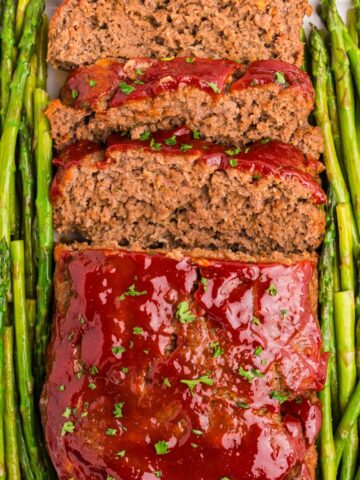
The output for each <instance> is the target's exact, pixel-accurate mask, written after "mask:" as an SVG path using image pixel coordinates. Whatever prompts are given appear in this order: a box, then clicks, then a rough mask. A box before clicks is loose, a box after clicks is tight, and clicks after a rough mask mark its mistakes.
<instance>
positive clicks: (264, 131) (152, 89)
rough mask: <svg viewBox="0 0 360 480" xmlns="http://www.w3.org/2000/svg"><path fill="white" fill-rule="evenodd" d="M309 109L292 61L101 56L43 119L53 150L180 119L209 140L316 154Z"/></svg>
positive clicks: (318, 140) (305, 81)
mask: <svg viewBox="0 0 360 480" xmlns="http://www.w3.org/2000/svg"><path fill="white" fill-rule="evenodd" d="M313 106H314V90H313V87H312V84H311V81H310V78H309V76H308V75H307V74H306V73H305V72H303V71H301V70H299V69H298V68H297V67H295V66H293V65H289V64H287V63H284V62H281V61H275V60H270V61H258V62H253V63H251V64H250V65H249V66H247V67H244V66H243V65H239V64H238V63H236V62H233V61H230V60H209V59H203V58H192V57H189V58H174V59H167V60H166V61H161V60H150V59H136V60H129V61H128V62H125V63H121V62H118V61H100V62H98V63H96V64H94V65H91V66H88V67H84V68H80V69H78V70H75V71H74V72H72V73H70V75H69V76H68V79H67V81H66V83H65V86H64V87H63V89H62V91H61V101H60V100H55V101H53V102H52V103H51V104H50V106H49V108H48V110H47V116H48V118H49V120H50V123H51V130H52V136H53V138H54V141H55V145H56V148H57V149H58V150H61V149H62V148H64V147H65V146H67V145H69V144H70V143H72V142H75V141H81V140H90V141H105V140H106V138H107V137H108V136H109V135H110V134H111V133H118V132H119V131H129V130H130V131H131V134H132V136H133V137H134V138H139V136H140V135H141V134H143V133H144V132H146V131H147V130H150V131H156V130H163V129H169V128H173V127H176V126H180V125H183V124H184V123H185V124H187V125H188V126H189V127H190V128H192V129H193V130H199V132H201V134H203V135H204V136H205V137H206V138H207V139H208V140H211V141H213V142H220V143H225V144H234V145H236V146H244V144H247V143H249V142H255V141H257V140H260V139H262V138H265V137H269V138H272V139H273V140H281V141H283V142H286V143H292V144H294V145H296V146H298V148H300V149H301V150H302V151H303V152H304V153H305V154H307V155H309V156H311V157H314V158H317V157H319V155H320V153H321V152H322V148H323V142H322V136H321V132H320V130H319V128H318V127H312V126H310V125H309V123H308V116H309V114H310V113H311V111H312V109H313Z"/></svg>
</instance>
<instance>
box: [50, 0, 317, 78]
mask: <svg viewBox="0 0 360 480" xmlns="http://www.w3.org/2000/svg"><path fill="white" fill-rule="evenodd" d="M310 13H311V7H310V6H309V3H308V1H307V0H297V1H294V0H227V1H225V2H224V1H223V0H197V1H195V2H194V1H188V0H186V1H183V0H158V1H154V0H95V1H94V0H65V1H64V3H63V4H62V6H61V7H60V8H59V9H58V10H57V12H56V13H55V15H54V16H53V18H52V20H51V24H50V31H49V56H48V58H49V61H50V63H52V64H53V65H55V66H56V67H60V68H63V69H70V68H74V67H78V66H80V65H85V64H89V63H93V62H94V61H96V60H97V59H99V58H101V57H105V58H116V57H117V58H132V57H139V56H144V57H152V58H158V57H169V56H179V55H184V56H187V55H191V56H199V57H213V58H219V57H226V58H231V59H233V60H239V61H241V62H249V61H253V60H257V59H259V58H264V59H272V58H277V59H282V60H285V61H287V62H289V63H294V64H296V65H298V66H301V65H302V63H303V45H302V43H301V41H300V30H301V27H302V22H303V17H304V15H308V14H310Z"/></svg>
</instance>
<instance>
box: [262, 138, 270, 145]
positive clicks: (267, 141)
mask: <svg viewBox="0 0 360 480" xmlns="http://www.w3.org/2000/svg"><path fill="white" fill-rule="evenodd" d="M269 142H271V138H270V137H265V138H262V139H261V140H260V143H262V144H263V145H265V144H266V143H269Z"/></svg>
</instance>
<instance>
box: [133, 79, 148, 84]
mask: <svg viewBox="0 0 360 480" xmlns="http://www.w3.org/2000/svg"><path fill="white" fill-rule="evenodd" d="M134 83H135V85H145V83H144V82H142V81H141V80H138V79H136V80H135V81H134Z"/></svg>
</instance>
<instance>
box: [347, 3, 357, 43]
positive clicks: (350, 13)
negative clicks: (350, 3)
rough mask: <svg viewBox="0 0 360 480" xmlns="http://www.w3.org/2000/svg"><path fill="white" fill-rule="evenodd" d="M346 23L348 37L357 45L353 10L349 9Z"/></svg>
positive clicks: (355, 21) (355, 15) (354, 11)
mask: <svg viewBox="0 0 360 480" xmlns="http://www.w3.org/2000/svg"><path fill="white" fill-rule="evenodd" d="M347 22H348V30H349V35H350V37H351V39H352V41H353V42H354V44H355V45H358V43H359V33H358V31H357V14H356V9H355V8H350V10H348V12H347Z"/></svg>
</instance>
